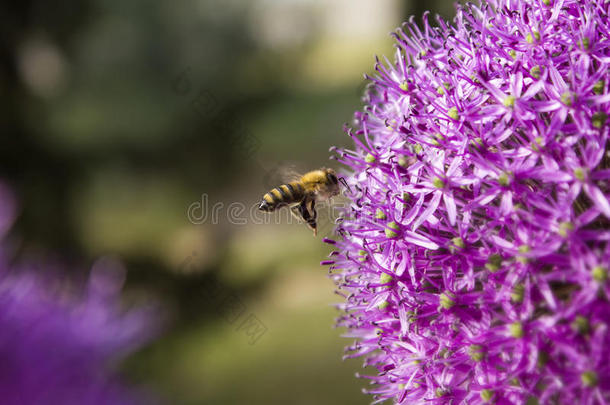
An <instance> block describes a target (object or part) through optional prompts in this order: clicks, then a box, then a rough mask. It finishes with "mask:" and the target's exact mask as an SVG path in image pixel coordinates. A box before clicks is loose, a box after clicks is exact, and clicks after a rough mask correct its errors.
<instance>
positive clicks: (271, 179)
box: [264, 163, 301, 189]
mask: <svg viewBox="0 0 610 405" xmlns="http://www.w3.org/2000/svg"><path fill="white" fill-rule="evenodd" d="M300 178H301V174H300V173H299V172H298V171H297V170H296V169H295V166H294V165H293V164H287V163H281V164H278V165H276V166H274V167H272V168H270V169H269V170H267V173H266V174H265V179H264V182H265V186H266V187H268V188H270V189H271V188H273V187H276V186H278V185H279V184H285V183H290V182H291V181H296V180H299V179H300Z"/></svg>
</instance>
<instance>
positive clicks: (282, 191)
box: [258, 181, 305, 211]
mask: <svg viewBox="0 0 610 405" xmlns="http://www.w3.org/2000/svg"><path fill="white" fill-rule="evenodd" d="M304 198H305V188H304V187H303V185H302V184H300V183H299V182H296V181H293V182H290V183H287V184H282V185H281V186H278V187H275V188H274V189H272V190H271V191H269V192H268V193H267V194H265V195H264V196H263V199H262V201H261V203H260V205H259V206H258V209H260V210H262V211H274V210H275V209H276V208H278V207H282V206H284V205H290V204H294V203H298V202H301V201H302V200H303V199H304Z"/></svg>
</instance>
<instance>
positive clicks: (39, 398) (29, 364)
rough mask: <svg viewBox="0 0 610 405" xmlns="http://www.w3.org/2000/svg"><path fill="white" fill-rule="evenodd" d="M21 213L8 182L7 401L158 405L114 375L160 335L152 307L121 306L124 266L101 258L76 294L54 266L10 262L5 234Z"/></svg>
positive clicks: (1, 278) (3, 291) (0, 323)
mask: <svg viewBox="0 0 610 405" xmlns="http://www.w3.org/2000/svg"><path fill="white" fill-rule="evenodd" d="M15 212H16V204H15V199H14V198H13V197H12V194H11V193H10V191H9V190H8V189H7V188H6V187H5V186H4V185H3V184H2V183H0V241H2V243H1V244H0V358H1V359H2V361H1V362H0V402H1V403H2V404H7V405H29V404H50V405H54V404H61V405H72V404H74V405H76V404H87V405H98V404H99V405H106V404H116V405H128V404H136V403H150V402H151V401H150V398H144V396H143V394H136V393H134V392H132V390H129V389H127V388H126V387H125V386H124V385H123V384H122V383H121V381H119V379H118V378H117V376H116V375H115V374H114V373H113V372H112V371H111V368H112V366H113V364H112V363H113V362H115V361H117V360H119V359H120V358H121V357H123V356H125V355H126V354H128V353H129V352H131V351H133V350H135V349H137V348H138V347H140V346H141V345H142V344H143V343H144V342H146V341H147V340H148V339H149V338H150V336H151V334H152V333H153V328H152V324H153V323H152V322H151V321H152V315H153V314H152V313H151V311H150V308H145V307H141V308H138V309H130V310H128V311H124V310H122V309H121V308H120V291H121V286H122V281H123V272H122V267H121V266H120V265H119V264H118V263H114V262H113V261H111V260H107V259H106V260H101V261H98V263H96V264H95V265H94V266H93V269H92V271H91V276H90V277H89V281H88V283H87V286H86V289H85V291H80V289H74V288H72V289H71V290H70V291H69V292H70V294H68V291H67V290H66V288H64V287H65V282H64V281H65V280H59V278H58V277H57V276H58V274H57V273H54V271H53V269H52V268H51V267H50V266H46V267H45V271H44V272H40V271H39V269H38V268H37V267H38V266H36V265H33V264H31V263H30V264H15V263H12V262H11V261H10V260H9V256H10V254H8V248H7V246H9V244H8V243H7V242H6V240H4V235H5V232H6V231H7V230H8V229H9V228H10V225H11V224H12V222H13V219H14V215H15ZM51 273H52V274H51ZM59 284H63V285H59ZM55 287H56V288H55Z"/></svg>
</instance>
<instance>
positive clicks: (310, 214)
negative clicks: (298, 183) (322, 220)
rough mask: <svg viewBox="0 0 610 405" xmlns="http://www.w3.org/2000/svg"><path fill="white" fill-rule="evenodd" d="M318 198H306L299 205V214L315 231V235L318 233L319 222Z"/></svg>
mask: <svg viewBox="0 0 610 405" xmlns="http://www.w3.org/2000/svg"><path fill="white" fill-rule="evenodd" d="M315 205H316V200H315V199H313V198H306V199H305V200H303V202H302V203H301V204H300V205H299V207H298V209H299V214H301V217H302V218H303V220H304V221H305V223H306V224H307V226H308V227H309V229H311V230H312V231H313V235H314V236H316V235H317V234H318V224H317V223H316V218H317V217H318V213H317V212H316V208H315Z"/></svg>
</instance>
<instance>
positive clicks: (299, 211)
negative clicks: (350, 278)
mask: <svg viewBox="0 0 610 405" xmlns="http://www.w3.org/2000/svg"><path fill="white" fill-rule="evenodd" d="M339 182H341V184H343V185H345V186H346V187H347V182H346V181H345V179H343V178H337V174H336V173H335V171H334V170H333V169H326V168H322V169H318V170H312V171H310V172H307V173H305V174H304V175H302V176H299V178H298V179H297V180H294V181H291V182H289V183H286V184H282V185H280V186H277V187H275V188H274V189H272V190H271V191H269V192H268V193H267V194H265V195H264V196H263V199H262V201H261V203H260V205H259V206H258V209H259V210H261V211H265V212H272V211H275V210H276V209H278V208H281V207H283V206H289V207H290V211H291V212H292V215H294V216H295V217H296V218H298V219H302V220H303V221H304V222H305V223H306V224H307V226H308V227H309V228H310V229H311V230H313V234H314V236H315V235H316V234H317V231H318V229H317V223H316V218H317V217H318V214H317V212H316V208H315V205H316V200H317V199H328V198H331V197H333V196H335V195H337V194H339V193H340V191H341V190H340V189H339Z"/></svg>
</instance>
